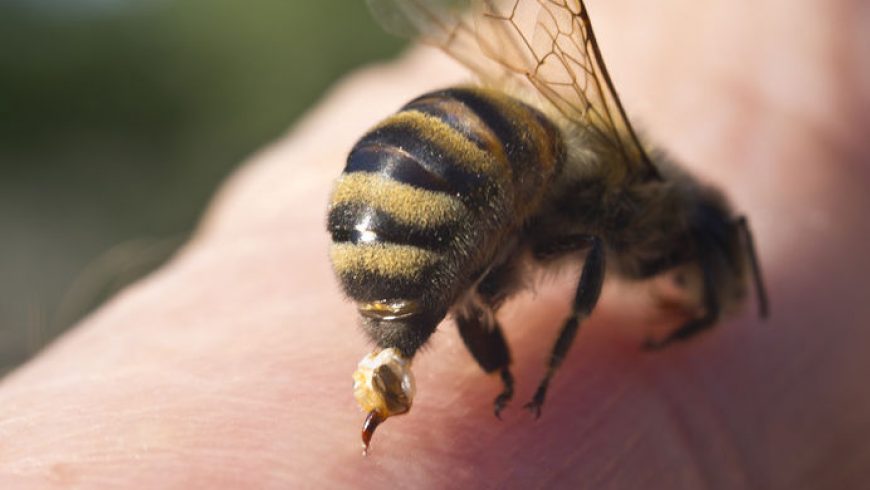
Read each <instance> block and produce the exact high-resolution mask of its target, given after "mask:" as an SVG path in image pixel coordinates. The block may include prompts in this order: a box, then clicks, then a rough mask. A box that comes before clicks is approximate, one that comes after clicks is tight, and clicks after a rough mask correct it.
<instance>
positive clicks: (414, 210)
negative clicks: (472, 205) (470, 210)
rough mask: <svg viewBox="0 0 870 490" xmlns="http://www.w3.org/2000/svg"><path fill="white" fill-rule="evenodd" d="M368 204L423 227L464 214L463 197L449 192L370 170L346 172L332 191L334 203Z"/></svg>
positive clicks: (401, 219)
mask: <svg viewBox="0 0 870 490" xmlns="http://www.w3.org/2000/svg"><path fill="white" fill-rule="evenodd" d="M347 203H355V204H367V205H369V206H372V207H374V208H375V209H378V210H380V211H383V212H385V213H387V214H389V215H390V217H392V218H394V219H395V220H396V221H398V222H400V223H402V224H408V225H414V226H417V227H421V228H427V227H430V226H438V225H444V224H449V223H452V222H455V221H458V220H461V219H463V218H464V217H465V213H466V211H465V206H464V205H463V204H462V201H460V200H459V199H457V198H456V197H454V196H451V195H449V194H443V193H440V192H433V191H429V190H426V189H419V188H417V187H413V186H411V185H408V184H403V183H402V182H397V181H395V180H392V179H390V178H388V177H385V176H383V175H379V174H375V173H369V172H353V173H349V174H343V175H342V176H341V177H340V178H339V179H338V182H337V184H336V187H335V191H334V192H333V194H332V206H338V205H341V204H347Z"/></svg>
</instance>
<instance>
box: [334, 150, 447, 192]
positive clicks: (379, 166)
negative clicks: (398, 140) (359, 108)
mask: <svg viewBox="0 0 870 490" xmlns="http://www.w3.org/2000/svg"><path fill="white" fill-rule="evenodd" d="M344 172H345V173H353V172H376V173H380V174H382V175H384V176H386V177H389V178H391V179H393V180H396V181H398V182H401V183H403V184H408V185H411V186H414V187H418V188H420V189H426V190H429V191H435V192H448V193H449V192H451V191H453V189H452V188H451V186H450V184H449V183H448V182H447V181H446V180H444V178H442V177H441V176H439V175H436V174H434V173H432V172H430V171H429V170H427V169H426V168H424V167H423V166H421V165H420V163H419V162H418V161H417V160H414V159H413V158H411V156H410V155H408V154H407V153H405V152H403V151H401V150H399V149H398V148H396V147H394V146H384V145H380V144H358V145H357V146H355V147H354V148H353V150H351V152H350V155H349V156H348V157H347V165H346V166H345V167H344Z"/></svg>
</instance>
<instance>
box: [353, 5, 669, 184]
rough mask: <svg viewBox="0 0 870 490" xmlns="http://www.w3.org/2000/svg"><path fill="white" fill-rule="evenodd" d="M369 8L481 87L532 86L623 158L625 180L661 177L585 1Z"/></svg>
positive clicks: (387, 27)
mask: <svg viewBox="0 0 870 490" xmlns="http://www.w3.org/2000/svg"><path fill="white" fill-rule="evenodd" d="M368 2H369V5H370V7H371V9H372V12H374V14H375V16H376V17H377V18H378V19H379V21H380V22H381V24H382V25H384V27H385V28H386V29H387V30H389V31H391V32H393V33H396V34H399V35H403V36H407V37H412V38H418V39H420V40H421V41H422V42H425V43H428V44H433V45H436V46H438V47H439V48H441V49H442V50H443V51H445V52H446V53H447V54H449V55H450V56H452V57H453V58H455V59H456V60H457V61H459V62H460V63H462V64H464V65H465V66H467V67H468V68H469V69H471V70H472V71H474V73H476V74H477V75H478V76H479V77H481V78H482V79H483V81H484V82H487V83H494V84H504V83H528V84H531V85H532V86H533V87H534V89H535V90H536V91H537V93H539V94H540V95H541V96H542V97H543V98H544V99H545V100H547V101H548V102H549V103H550V104H552V106H553V107H554V108H555V109H556V110H557V111H558V112H559V113H561V114H562V116H564V117H565V118H566V119H568V120H569V121H572V122H574V123H576V124H579V125H581V127H584V128H587V129H588V130H589V131H593V132H595V133H597V135H598V136H599V139H600V140H601V141H604V142H605V144H609V145H612V147H613V148H614V149H615V150H617V153H618V154H621V155H622V156H623V157H624V158H623V163H624V169H623V170H624V172H622V174H623V175H625V176H632V177H634V178H650V177H652V178H657V177H658V173H657V171H656V169H655V167H654V166H653V165H652V163H651V162H650V160H649V157H648V156H647V154H646V152H645V151H644V149H643V147H642V146H641V145H640V143H639V141H638V139H637V136H636V134H635V132H634V129H633V128H632V127H631V124H630V122H629V121H628V118H627V117H626V115H625V111H624V110H623V108H622V104H621V103H620V101H619V98H618V97H617V95H616V92H615V90H614V88H613V83H612V82H611V80H610V75H609V74H608V73H607V69H606V67H605V65H604V61H603V59H602V57H601V51H600V50H599V48H598V43H597V41H596V39H595V34H594V32H593V31H592V24H591V23H590V21H589V16H588V13H587V10H586V6H585V5H584V3H583V1H582V0H436V1H432V0H368ZM613 163H614V164H616V162H613ZM612 170H616V169H612Z"/></svg>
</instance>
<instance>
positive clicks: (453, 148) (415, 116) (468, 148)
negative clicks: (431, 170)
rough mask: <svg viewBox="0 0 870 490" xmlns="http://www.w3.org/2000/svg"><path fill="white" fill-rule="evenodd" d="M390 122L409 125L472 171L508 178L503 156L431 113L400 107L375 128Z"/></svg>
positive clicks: (507, 169) (500, 178)
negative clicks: (498, 157)
mask: <svg viewBox="0 0 870 490" xmlns="http://www.w3.org/2000/svg"><path fill="white" fill-rule="evenodd" d="M390 126H404V127H407V128H410V129H412V130H413V131H415V132H416V133H417V134H419V135H420V136H421V137H422V138H424V139H425V140H427V141H429V142H431V143H433V144H434V145H435V146H437V147H438V148H439V149H441V150H442V151H444V152H446V153H449V154H450V156H451V157H452V159H453V160H454V161H455V162H456V163H457V164H458V165H463V166H464V167H465V168H467V169H468V170H471V171H473V172H481V173H484V174H486V175H489V176H490V177H493V178H494V179H495V180H496V181H505V180H508V179H510V178H511V177H510V175H511V167H510V165H508V162H507V161H505V160H504V159H496V158H494V157H493V154H492V153H488V152H486V151H484V150H482V149H481V148H480V147H479V146H477V145H476V144H474V142H473V141H471V140H470V139H468V138H466V137H465V136H464V135H463V134H462V133H460V132H459V131H457V130H455V129H453V127H451V126H450V125H449V124H447V123H445V122H444V121H442V120H440V119H438V118H437V117H435V116H430V115H429V114H424V113H422V112H420V111H415V110H408V111H402V112H399V113H397V114H393V115H392V116H390V117H388V118H386V119H385V120H383V121H382V122H381V123H380V124H378V125H377V126H376V127H375V130H378V129H381V128H386V127H390Z"/></svg>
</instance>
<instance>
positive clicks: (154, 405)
mask: <svg viewBox="0 0 870 490" xmlns="http://www.w3.org/2000/svg"><path fill="white" fill-rule="evenodd" d="M734 4H735V2H726V1H710V2H689V1H687V0H670V1H665V2H655V3H654V6H655V8H654V9H653V8H652V5H653V3H650V2H640V1H639V0H620V1H616V0H614V1H613V2H600V1H599V2H595V3H593V4H592V9H593V10H592V19H593V22H594V23H595V25H596V26H597V27H598V36H599V42H600V44H601V46H602V49H603V50H604V53H605V56H606V57H607V59H608V62H609V65H610V69H611V73H612V75H613V77H614V79H615V81H616V84H617V86H618V87H619V89H620V92H621V94H622V96H623V102H624V103H625V105H626V106H627V107H628V110H629V112H630V113H632V114H634V115H636V116H637V120H638V121H640V122H641V123H642V126H643V127H644V128H645V133H646V134H647V135H649V136H651V137H653V138H655V140H656V141H657V142H659V143H660V144H661V145H662V146H663V147H665V148H668V150H669V151H671V152H672V153H673V154H674V155H676V156H677V157H678V158H679V159H681V160H683V161H685V162H686V166H687V167H689V168H690V169H692V170H693V171H694V172H696V173H697V174H698V175H700V176H701V177H702V178H704V179H705V180H706V181H709V182H712V183H715V184H716V185H718V186H721V187H722V188H723V189H726V190H727V191H728V194H729V196H730V197H731V199H732V201H733V202H734V204H735V207H736V208H737V209H738V210H740V212H743V213H745V214H746V215H747V216H748V217H749V218H750V223H751V225H752V227H753V230H754V232H755V236H756V241H757V246H758V249H759V254H760V257H761V261H762V264H763V268H764V272H765V276H766V280H767V284H768V289H769V293H770V297H771V301H772V316H771V318H770V319H769V320H768V321H767V322H761V321H759V320H757V319H756V316H755V311H754V306H755V305H754V303H753V301H752V299H751V298H750V300H749V302H748V303H747V305H746V308H744V309H743V310H741V311H739V312H737V313H735V315H734V316H733V317H731V318H730V319H727V320H725V321H723V322H721V324H720V325H718V326H717V327H716V328H715V329H713V330H711V331H709V332H706V333H704V334H702V335H700V336H698V337H697V338H694V339H692V340H691V341H689V342H685V343H680V344H677V345H674V346H672V347H668V348H667V349H664V350H662V351H657V352H645V351H643V350H641V349H640V345H641V342H642V340H643V339H644V338H645V336H646V335H648V334H649V333H650V332H654V331H660V330H661V329H662V328H663V327H664V326H665V323H666V322H667V320H668V318H667V315H662V314H659V313H657V312H656V311H655V310H654V309H652V308H651V307H650V305H649V304H648V303H649V302H648V301H644V299H645V296H644V293H643V292H644V291H646V290H647V289H645V287H641V286H637V285H636V286H634V287H629V286H626V285H624V284H615V283H613V282H609V283H608V284H607V285H606V287H605V290H604V293H603V298H602V301H601V303H600V304H599V307H598V308H597V309H596V310H595V312H594V314H593V316H592V318H591V319H590V320H589V322H588V323H586V324H584V325H583V327H582V330H581V332H580V334H579V335H578V337H577V339H576V342H575V345H574V346H573V348H572V350H571V352H570V353H569V356H568V358H567V360H566V362H565V364H564V365H563V367H562V369H561V370H560V371H559V373H558V374H557V376H556V378H555V379H554V382H553V383H552V385H551V389H550V394H549V397H548V400H547V402H546V404H545V405H544V407H543V415H542V417H541V418H540V419H539V420H537V421H536V420H534V419H533V418H532V417H531V415H530V414H529V413H527V412H525V411H523V410H522V409H521V407H522V405H523V403H525V402H526V401H527V400H528V398H530V397H531V394H532V392H533V390H534V387H535V386H536V383H537V381H538V379H539V377H540V376H541V375H542V374H543V371H544V360H545V358H546V354H547V352H548V350H549V347H550V344H551V342H552V341H553V340H554V339H555V335H556V331H557V329H558V326H559V324H560V323H561V320H562V318H563V316H564V315H565V313H566V311H567V305H568V300H569V297H570V296H571V291H570V287H571V284H572V280H574V279H572V278H571V277H570V274H567V273H566V274H565V275H563V276H560V278H559V279H558V280H556V281H554V282H552V283H547V284H544V285H541V286H540V287H539V288H538V291H537V294H536V295H530V294H526V295H522V296H521V297H519V298H517V299H516V301H514V302H513V303H512V304H510V305H508V306H507V307H506V309H505V311H504V312H503V314H502V320H503V323H504V324H505V333H506V335H507V337H508V342H509V343H510V345H511V346H512V348H513V355H514V363H513V371H514V374H515V376H516V378H517V382H518V385H517V389H518V390H517V391H518V392H517V398H516V399H515V400H514V403H513V404H512V405H511V406H510V407H509V408H508V409H507V410H506V411H505V412H504V413H503V414H502V417H503V419H504V420H503V421H498V420H496V419H495V418H494V417H493V415H492V400H493V398H494V397H495V395H496V394H497V393H498V391H499V389H500V385H499V383H498V380H497V379H496V378H494V377H489V376H485V375H484V374H482V373H481V372H480V370H479V368H478V367H477V366H476V365H475V364H474V362H473V361H472V359H471V357H470V356H469V355H468V354H467V353H466V351H465V350H464V347H463V346H462V343H461V341H460V340H459V337H458V335H457V333H456V331H455V328H454V327H453V325H452V323H451V322H450V321H446V322H445V323H444V324H442V325H441V326H440V327H439V330H438V331H437V333H436V334H435V335H433V337H432V339H431V340H430V342H429V344H428V346H427V348H425V349H424V350H423V351H422V352H421V353H420V354H419V355H418V356H417V358H416V359H415V368H414V369H415V372H416V374H417V387H418V395H417V398H416V400H415V405H414V408H413V410H412V411H411V413H410V414H409V415H406V416H402V417H396V418H394V419H390V420H389V421H387V422H386V423H385V424H384V425H383V426H382V427H381V428H380V429H379V430H378V432H377V433H376V434H375V438H374V440H373V443H372V450H371V452H370V454H369V455H368V456H367V457H362V456H361V454H360V453H361V451H360V441H359V437H360V426H361V422H362V416H363V415H362V414H361V413H359V411H358V409H357V408H356V406H355V403H354V401H353V398H352V395H351V387H350V385H351V381H350V374H351V372H352V371H353V370H354V368H355V365H356V362H357V361H358V360H359V359H360V358H361V357H362V356H363V355H364V354H365V353H367V352H368V351H369V350H370V345H369V344H368V343H367V340H366V339H365V338H364V336H363V335H362V333H361V331H360V330H359V328H358V327H357V318H356V312H355V309H354V307H353V305H352V304H351V303H349V302H348V301H346V300H345V299H344V298H342V296H341V294H340V293H339V288H338V285H337V283H336V281H335V279H334V277H333V274H332V272H331V269H330V266H329V263H328V256H327V250H328V244H329V238H328V236H327V233H326V232H325V230H324V228H325V225H324V221H325V208H326V203H327V202H328V195H329V191H330V188H331V183H332V180H333V179H334V178H335V177H336V176H337V175H338V174H339V172H340V169H341V167H342V165H343V161H344V158H345V155H346V152H347V150H348V149H349V148H350V147H351V146H352V144H353V143H354V141H355V139H356V138H357V137H359V136H360V135H361V134H362V133H363V132H364V131H365V130H366V129H367V127H369V126H371V125H372V124H373V123H375V122H376V121H378V120H379V119H380V118H382V117H384V116H386V115H387V114H389V113H390V112H392V111H394V110H395V109H396V108H398V107H399V106H400V105H401V104H402V103H403V102H404V101H406V100H408V99H410V98H412V97H413V96H415V95H419V93H422V92H423V91H425V90H427V89H431V88H436V87H441V86H444V85H449V84H450V83H455V82H457V81H463V80H467V75H466V74H464V73H463V71H462V70H461V69H460V68H458V67H456V66H454V65H453V64H452V63H451V62H449V61H447V60H445V59H444V58H443V57H441V56H440V55H438V54H436V53H434V52H428V51H425V50H415V51H412V52H411V53H410V54H408V55H407V56H405V57H404V58H402V59H401V60H399V61H397V62H394V63H391V64H389V65H384V66H378V67H373V68H370V69H367V70H364V71H363V72H361V73H358V74H356V75H353V76H351V77H349V78H348V79H346V80H345V81H344V82H342V83H341V84H339V85H338V86H337V87H336V88H335V89H334V90H333V91H332V92H331V94H330V95H329V96H328V97H327V98H326V99H325V100H324V101H323V102H322V103H321V104H320V105H319V107H317V108H316V109H314V110H313V111H312V113H311V114H310V115H309V116H308V117H306V118H305V119H304V120H303V121H302V122H301V123H299V124H298V126H297V127H296V128H295V129H294V130H293V131H291V132H290V133H289V134H288V135H287V137H286V138H283V139H282V140H280V141H278V142H276V143H275V144H273V145H272V146H271V147H269V148H267V149H266V150H264V151H263V152H261V153H259V154H258V155H256V156H254V157H253V158H252V159H251V161H250V162H248V163H246V164H245V165H244V166H242V167H241V169H240V170H239V171H238V172H237V174H236V175H234V176H233V177H232V178H230V179H229V181H228V182H227V183H226V185H225V186H224V187H223V189H222V190H221V191H220V192H219V193H218V195H217V197H216V199H215V201H214V203H213V205H212V206H211V208H210V210H209V211H208V212H207V214H206V217H205V218H204V220H203V222H202V224H201V226H200V227H199V230H198V232H197V233H196V234H195V236H194V238H193V239H192V240H191V242H190V243H189V244H188V245H187V246H185V247H184V249H183V250H182V251H181V252H179V254H178V255H177V256H176V257H175V258H174V259H173V260H172V261H170V263H168V264H167V265H166V266H164V267H163V268H162V269H161V270H159V271H158V272H156V273H154V274H153V275H152V276H150V277H148V278H147V279H145V280H143V281H141V282H139V283H138V284H135V285H134V286H132V287H130V288H128V289H127V290H125V291H123V292H122V293H121V294H119V295H118V296H117V297H116V298H114V299H113V300H111V301H110V302H109V303H108V304H106V305H105V306H103V307H102V308H100V309H99V310H98V311H97V312H96V313H95V314H93V315H92V316H90V317H89V318H87V319H86V320H84V321H83V322H82V323H81V324H80V325H78V326H77V327H76V328H75V329H74V330H73V331H71V332H70V333H68V334H67V335H65V336H64V337H63V338H61V339H60V340H59V341H57V342H56V343H54V344H53V345H51V346H50V347H49V348H48V349H46V350H45V351H44V352H43V353H41V354H40V355H39V356H38V357H37V358H35V359H34V360H32V361H31V362H29V363H27V364H26V365H25V366H23V367H21V368H20V369H18V370H17V371H15V372H13V373H12V374H11V375H9V376H7V377H6V379H4V380H3V381H2V383H0V487H2V488H4V489H12V488H52V487H58V488H64V487H73V488H112V487H117V488H305V487H315V488H329V487H339V488H344V487H353V488H384V487H387V488H405V487H413V488H470V487H480V488H487V487H516V488H530V487H544V488H553V487H557V488H558V487H562V488H619V489H625V488H663V489H675V488H690V489H697V488H728V489H731V488H773V489H778V488H782V489H785V488H788V489H794V488H858V487H860V486H862V485H865V484H866V481H867V478H868V477H870V390H868V389H867V387H866V386H867V379H866V378H867V377H868V376H870V356H868V355H867V348H868V346H870V328H867V320H866V319H867V318H868V317H870V302H868V301H867V292H866V286H865V285H866V284H867V277H870V259H868V258H867V246H866V243H867V239H868V237H870V220H868V219H867V216H866V210H867V209H870V197H868V193H867V191H866V186H867V184H868V183H870V168H868V166H867V165H866V163H867V160H868V157H870V144H868V138H867V137H866V131H867V128H868V127H870V125H868V123H870V117H868V114H870V70H868V61H867V60H870V35H868V34H867V33H868V32H870V29H868V27H870V10H868V9H867V8H866V6H865V7H863V10H862V7H861V6H860V2H858V1H854V2H847V1H826V2H822V1H817V2H811V1H809V0H806V1H799V2H794V1H790V2H782V1H775V0H767V1H763V2H745V4H746V5H734ZM785 11H787V13H784V12H785ZM276 103H280V101H276ZM575 272H576V271H575ZM566 276H568V277H566Z"/></svg>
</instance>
